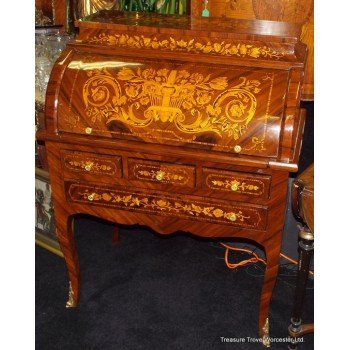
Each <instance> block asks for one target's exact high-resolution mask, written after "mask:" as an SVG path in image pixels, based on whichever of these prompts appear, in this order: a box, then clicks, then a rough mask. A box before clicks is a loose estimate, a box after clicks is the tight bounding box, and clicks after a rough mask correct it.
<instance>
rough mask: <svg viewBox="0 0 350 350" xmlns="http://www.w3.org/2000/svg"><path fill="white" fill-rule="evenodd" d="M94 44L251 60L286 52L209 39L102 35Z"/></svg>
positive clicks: (94, 39)
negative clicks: (249, 58) (247, 58)
mask: <svg viewBox="0 0 350 350" xmlns="http://www.w3.org/2000/svg"><path fill="white" fill-rule="evenodd" d="M87 41H88V43H92V44H106V45H111V46H118V47H127V48H133V49H149V50H166V51H176V52H188V53H196V54H211V55H221V56H237V57H251V58H260V57H264V58H270V59H276V60H278V59H280V58H281V57H283V56H284V55H285V52H281V51H275V50H273V49H272V48H270V47H268V46H256V45H253V44H251V43H248V42H247V43H244V42H243V43H232V42H231V41H225V40H222V41H210V40H209V41H208V40H207V39H204V38H203V39H190V40H184V39H180V40H177V39H175V38H173V37H169V38H167V39H163V40H162V39H158V38H157V36H153V37H145V36H143V35H129V34H114V35H111V34H106V33H101V34H99V35H98V36H95V37H93V38H91V39H88V40H87Z"/></svg>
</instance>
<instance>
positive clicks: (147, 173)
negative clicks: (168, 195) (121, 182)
mask: <svg viewBox="0 0 350 350" xmlns="http://www.w3.org/2000/svg"><path fill="white" fill-rule="evenodd" d="M128 173H129V180H139V181H147V182H153V183H155V184H163V185H175V186H182V187H188V188H194V187H195V173H196V170H195V167H194V166H190V165H177V164H175V165H174V164H170V163H164V162H157V161H148V160H143V159H136V158H129V159H128Z"/></svg>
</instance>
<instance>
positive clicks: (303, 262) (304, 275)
mask: <svg viewBox="0 0 350 350" xmlns="http://www.w3.org/2000/svg"><path fill="white" fill-rule="evenodd" d="M313 250H314V236H313V234H312V233H311V232H310V231H309V230H308V229H307V228H302V229H301V230H300V232H299V263H298V276H297V282H296V288H295V298H294V308H293V314H292V318H291V324H290V325H289V327H288V332H289V336H290V337H292V339H291V342H290V344H289V349H291V350H294V349H297V345H298V341H297V340H298V339H297V338H298V337H301V336H302V335H304V334H306V333H310V332H313V325H302V323H301V312H302V307H303V304H304V299H305V291H306V283H307V280H308V276H309V269H310V261H311V257H312V254H313Z"/></svg>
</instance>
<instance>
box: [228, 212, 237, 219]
mask: <svg viewBox="0 0 350 350" xmlns="http://www.w3.org/2000/svg"><path fill="white" fill-rule="evenodd" d="M228 218H229V220H230V221H236V220H237V216H236V214H233V213H232V214H230V216H229V217H228Z"/></svg>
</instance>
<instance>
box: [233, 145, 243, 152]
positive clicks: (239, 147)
mask: <svg viewBox="0 0 350 350" xmlns="http://www.w3.org/2000/svg"><path fill="white" fill-rule="evenodd" d="M233 150H234V151H235V152H236V153H239V152H241V151H242V147H241V146H240V145H236V146H235V147H234V148H233Z"/></svg>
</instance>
